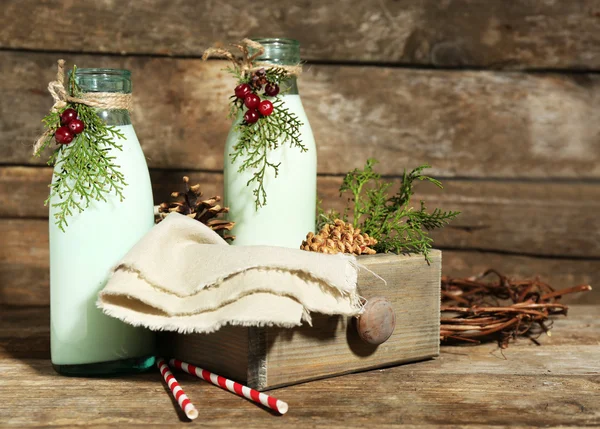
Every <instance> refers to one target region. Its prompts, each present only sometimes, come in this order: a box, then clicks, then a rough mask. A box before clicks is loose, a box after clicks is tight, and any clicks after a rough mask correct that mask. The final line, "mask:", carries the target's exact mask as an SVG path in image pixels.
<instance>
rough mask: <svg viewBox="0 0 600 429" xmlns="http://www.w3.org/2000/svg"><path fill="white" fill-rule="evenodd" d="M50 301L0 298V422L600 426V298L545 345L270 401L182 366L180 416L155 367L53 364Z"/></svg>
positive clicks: (286, 391)
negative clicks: (1, 304) (7, 302)
mask: <svg viewBox="0 0 600 429" xmlns="http://www.w3.org/2000/svg"><path fill="white" fill-rule="evenodd" d="M48 324H49V312H48V309H47V308H45V307H42V308H25V309H22V308H21V309H16V308H0V427H64V428H71V427H94V428H100V427H118V428H126V427H140V428H142V427H143V428H171V427H184V426H186V425H187V427H191V425H198V426H200V425H202V426H204V427H228V428H233V427H261V428H267V427H286V428H290V427H302V428H309V427H323V428H346V427H362V428H365V429H367V428H373V427H386V428H387V427H397V426H403V425H407V426H431V427H440V426H453V425H460V426H465V425H466V426H468V425H472V426H482V425H486V426H487V425H531V426H591V425H598V426H600V307H599V306H578V307H572V308H571V311H570V314H569V317H568V318H567V319H564V318H563V319H558V320H556V322H555V327H554V329H553V330H552V336H551V337H546V336H544V337H542V338H540V342H541V343H542V345H541V346H536V345H534V344H533V343H531V342H530V341H528V340H519V341H518V342H517V343H516V344H512V345H511V346H510V347H509V348H508V349H507V350H504V351H503V353H502V352H501V351H500V350H499V349H498V347H497V346H496V345H495V344H488V345H480V346H469V347H442V353H441V356H440V357H439V358H437V359H434V360H429V361H426V362H420V363H415V364H410V365H404V366H399V367H394V368H387V369H382V370H374V371H369V372H363V373H359V374H352V375H347V376H342V377H337V378H330V379H327V380H321V381H315V382H312V383H305V384H301V385H297V386H291V387H287V388H282V389H277V390H274V391H272V393H273V394H274V395H275V396H276V397H278V398H279V399H282V400H285V401H287V402H288V403H289V405H290V411H289V412H288V414H286V415H285V416H275V415H273V414H271V413H270V412H268V411H266V410H264V409H262V408H260V407H258V406H256V405H254V404H253V403H251V402H248V401H246V400H244V399H241V398H238V397H236V396H234V395H232V394H230V393H229V392H226V391H223V390H221V389H219V388H217V387H214V386H212V385H209V384H207V383H205V382H203V381H201V380H197V379H194V378H192V377H190V376H187V375H184V374H179V377H178V378H179V380H180V382H181V384H182V387H183V388H184V389H185V391H186V393H187V394H188V396H189V397H190V398H191V399H192V401H193V402H194V403H195V405H196V406H197V407H198V408H199V411H200V417H199V418H198V420H196V421H194V422H187V421H185V417H182V415H181V413H180V412H179V411H178V409H177V407H176V406H174V403H173V401H172V400H171V398H170V396H169V394H168V393H167V392H166V391H165V387H164V385H163V383H162V381H161V377H160V375H159V373H158V372H151V373H147V374H143V375H137V376H130V377H122V378H112V379H88V378H67V377H62V376H59V375H57V374H56V373H55V372H54V370H53V369H52V367H51V365H50V360H49V355H50V352H49V346H50V340H49V329H48Z"/></svg>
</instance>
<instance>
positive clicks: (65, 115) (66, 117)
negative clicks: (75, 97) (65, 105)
mask: <svg viewBox="0 0 600 429" xmlns="http://www.w3.org/2000/svg"><path fill="white" fill-rule="evenodd" d="M73 119H77V112H76V111H75V109H66V110H65V111H64V112H62V113H61V114H60V124H61V125H67V124H68V123H69V122H71V121H72V120H73Z"/></svg>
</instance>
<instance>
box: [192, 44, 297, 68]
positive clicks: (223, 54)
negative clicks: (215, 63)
mask: <svg viewBox="0 0 600 429" xmlns="http://www.w3.org/2000/svg"><path fill="white" fill-rule="evenodd" d="M231 46H233V47H235V48H237V49H238V50H239V51H240V52H241V54H242V56H241V58H237V57H236V56H235V55H234V54H233V53H232V52H231V51H230V50H227V49H223V48H208V49H207V50H206V51H204V54H203V55H202V59H203V60H204V61H206V60H207V59H209V58H210V57H216V58H226V59H228V60H229V61H231V62H232V63H233V64H234V65H235V66H236V67H237V68H238V69H239V70H240V72H242V73H244V74H245V73H247V72H253V71H256V70H260V69H262V68H267V67H277V68H280V69H283V70H285V71H287V72H288V73H289V74H290V75H291V76H298V75H300V73H302V65H301V64H295V65H291V66H290V65H279V64H277V65H273V64H270V63H264V62H260V61H256V62H255V60H256V58H258V57H260V56H261V55H262V54H264V53H265V47H264V46H263V45H261V44H260V43H258V42H255V41H254V40H250V39H242V40H241V41H240V42H239V43H233V44H232V45H231ZM248 48H252V49H254V50H255V52H254V53H253V54H250V50H249V49H248Z"/></svg>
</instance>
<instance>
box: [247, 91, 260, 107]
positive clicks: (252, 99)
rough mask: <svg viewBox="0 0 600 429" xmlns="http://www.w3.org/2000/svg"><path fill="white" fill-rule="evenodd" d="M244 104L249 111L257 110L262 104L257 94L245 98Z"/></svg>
mask: <svg viewBox="0 0 600 429" xmlns="http://www.w3.org/2000/svg"><path fill="white" fill-rule="evenodd" d="M244 104H245V105H246V107H247V108H248V109H256V108H257V107H258V105H259V104H260V97H259V96H258V95H256V94H248V95H246V98H244Z"/></svg>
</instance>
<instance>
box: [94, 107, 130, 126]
mask: <svg viewBox="0 0 600 429" xmlns="http://www.w3.org/2000/svg"><path fill="white" fill-rule="evenodd" d="M96 114H97V115H98V116H99V117H100V118H102V119H103V120H104V122H106V125H131V116H130V115H129V110H106V109H96Z"/></svg>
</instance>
